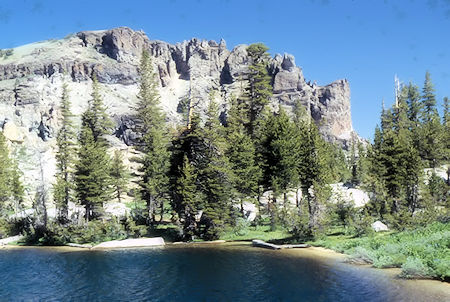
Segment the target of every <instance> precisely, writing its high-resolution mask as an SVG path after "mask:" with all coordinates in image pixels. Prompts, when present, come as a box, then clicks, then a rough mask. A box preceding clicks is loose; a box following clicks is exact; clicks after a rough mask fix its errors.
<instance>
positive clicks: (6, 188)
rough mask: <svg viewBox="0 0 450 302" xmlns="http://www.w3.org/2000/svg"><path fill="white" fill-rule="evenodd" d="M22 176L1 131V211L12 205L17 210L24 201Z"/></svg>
mask: <svg viewBox="0 0 450 302" xmlns="http://www.w3.org/2000/svg"><path fill="white" fill-rule="evenodd" d="M21 176H22V174H21V172H20V171H19V168H18V165H17V162H16V161H15V160H14V159H12V158H11V157H10V154H9V150H8V146H7V144H6V138H5V136H4V135H3V133H2V132H0V211H1V210H3V209H5V208H10V207H11V206H13V207H14V210H15V211H16V210H17V209H18V207H19V206H20V205H21V203H22V202H23V197H24V188H23V185H22V183H21V181H20V178H21ZM11 203H12V204H11ZM0 214H1V212H0Z"/></svg>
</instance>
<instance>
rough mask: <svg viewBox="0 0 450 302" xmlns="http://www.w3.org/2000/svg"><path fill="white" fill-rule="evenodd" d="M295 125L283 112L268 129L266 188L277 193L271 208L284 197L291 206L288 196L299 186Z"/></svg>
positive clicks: (265, 146) (266, 142) (280, 111)
mask: <svg viewBox="0 0 450 302" xmlns="http://www.w3.org/2000/svg"><path fill="white" fill-rule="evenodd" d="M298 134H299V133H298V131H297V129H296V127H295V125H294V124H293V123H292V122H291V121H290V119H289V117H288V115H287V114H286V112H285V111H284V110H283V109H282V108H280V110H279V112H278V114H274V115H272V116H270V117H269V119H268V120H267V123H266V125H265V131H264V141H263V144H262V146H263V150H264V151H263V159H264V165H263V167H264V170H263V171H264V173H263V179H264V186H265V187H266V188H267V189H269V190H272V191H273V202H274V204H270V205H269V206H272V207H276V198H277V196H279V195H280V194H283V196H284V205H285V206H286V205H287V196H286V194H287V192H288V190H289V189H291V188H294V187H296V185H297V184H298V170H297V163H298V161H299V153H298V150H299V148H300V137H299V135H298ZM274 215H275V213H273V212H272V213H271V216H272V228H274V227H275V224H274V223H275V220H274Z"/></svg>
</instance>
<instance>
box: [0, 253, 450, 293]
mask: <svg viewBox="0 0 450 302" xmlns="http://www.w3.org/2000/svg"><path fill="white" fill-rule="evenodd" d="M0 271H1V272H2V274H0V301H12V300H19V301H22V300H33V301H34V300H43V301H73V300H75V301H130V300H133V301H444V300H446V298H447V300H448V298H449V297H450V294H449V295H448V296H442V294H435V293H428V292H426V291H423V292H421V291H412V290H411V289H410V288H409V287H406V286H404V285H403V284H404V283H403V281H400V280H395V279H393V278H391V277H388V276H387V275H386V274H385V273H382V272H380V271H378V270H370V269H367V268H361V267H356V266H351V265H347V264H344V263H342V262H341V261H340V260H338V259H336V258H330V257H328V258H327V257H318V256H314V251H305V252H300V251H299V250H297V251H294V250H286V251H284V250H283V251H272V250H266V249H257V248H252V247H250V246H249V245H248V244H238V245H236V244H233V245H217V246H211V245H207V244H198V245H172V246H166V247H161V248H150V249H126V250H114V251H84V252H83V251H81V252H80V251H77V252H60V251H57V250H54V249H17V250H3V251H0Z"/></svg>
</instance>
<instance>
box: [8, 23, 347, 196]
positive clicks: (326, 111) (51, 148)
mask: <svg viewBox="0 0 450 302" xmlns="http://www.w3.org/2000/svg"><path fill="white" fill-rule="evenodd" d="M143 49H146V50H148V51H149V53H150V54H151V56H152V59H153V64H154V67H155V68H154V70H155V72H156V74H157V78H158V79H159V85H160V87H159V89H160V95H161V105H162V107H163V109H164V111H165V112H166V113H167V123H168V126H169V127H171V126H174V125H179V124H182V123H184V117H185V114H184V113H183V112H182V111H183V110H182V108H181V107H182V106H180V102H181V103H182V101H183V100H185V99H186V98H188V97H189V95H190V96H191V99H192V100H194V101H195V102H196V103H197V105H196V108H197V110H198V111H199V112H200V113H201V114H204V113H205V111H206V108H207V106H208V104H209V102H210V100H211V95H213V98H214V99H215V101H217V102H218V103H219V104H220V107H219V108H220V110H221V116H223V117H224V116H226V111H227V110H228V109H229V102H230V99H231V98H232V97H238V96H239V95H240V94H241V93H242V92H243V90H244V88H245V78H246V75H247V73H248V67H249V58H248V55H247V52H246V45H239V46H236V47H235V48H234V49H233V50H229V49H227V46H226V43H225V41H223V40H221V41H220V42H219V43H217V42H215V41H205V40H199V39H196V38H194V39H191V40H189V41H183V42H181V43H177V44H175V45H173V44H169V43H166V42H163V41H157V40H150V39H149V38H148V37H147V35H146V34H145V33H143V32H142V31H133V30H131V29H129V28H127V27H121V28H114V29H111V30H102V31H85V32H79V33H77V34H73V35H69V36H67V37H65V38H64V39H61V40H49V41H44V42H37V43H33V44H28V45H24V46H21V47H17V48H15V49H14V51H13V54H12V55H10V56H8V57H3V58H0V129H3V131H6V133H7V136H8V138H10V141H11V145H12V149H13V150H14V151H15V152H16V155H17V156H18V159H19V164H20V167H21V168H22V169H23V170H24V171H25V172H26V173H25V183H26V184H27V186H28V187H29V188H30V192H33V191H34V189H33V188H35V187H36V185H37V183H39V182H42V180H43V181H44V182H45V183H47V184H48V185H49V186H50V184H51V183H52V182H53V174H54V172H55V145H56V142H55V140H56V133H57V131H58V129H59V127H60V119H59V117H60V98H61V93H62V85H63V83H67V84H68V87H69V90H70V94H69V95H70V99H71V102H72V111H73V113H74V114H75V115H76V123H77V124H79V122H80V120H79V118H80V115H81V113H82V112H83V111H84V110H85V109H86V106H87V102H88V100H89V99H90V93H91V76H92V74H96V75H97V78H98V80H99V82H100V83H101V90H102V91H101V94H102V95H103V98H104V102H105V104H106V107H107V111H108V113H109V114H110V116H111V117H112V119H113V120H114V121H115V123H116V128H115V129H114V131H112V133H111V137H110V138H109V140H110V141H111V143H112V145H113V147H114V148H115V149H121V150H123V152H124V154H125V157H126V155H128V153H132V148H131V146H132V145H133V143H134V141H135V138H136V136H135V133H134V132H133V129H134V121H133V107H134V104H135V102H136V94H137V92H138V84H137V81H138V65H139V60H140V55H141V53H142V50H143ZM268 70H269V73H270V75H271V77H272V84H273V88H274V95H273V98H272V103H271V106H272V107H273V108H275V109H277V108H278V107H279V106H283V107H285V108H286V109H287V111H288V112H292V109H293V107H294V105H295V104H296V103H298V102H300V103H301V104H302V105H303V106H304V108H305V112H306V113H307V114H308V115H309V116H311V118H312V120H314V121H315V122H316V123H317V125H318V126H319V129H320V132H321V133H322V135H323V136H324V137H325V138H326V139H327V140H329V141H333V142H338V143H340V144H341V145H342V146H344V147H347V145H348V142H349V141H350V140H351V139H352V137H354V136H355V137H356V134H355V133H354V131H353V128H352V122H351V112H350V88H349V83H348V82H347V80H338V81H336V82H333V83H331V84H329V85H326V86H318V85H315V84H311V83H309V82H307V81H306V80H305V79H304V76H303V73H302V70H301V68H300V67H298V66H297V65H296V63H295V59H294V57H293V56H292V55H288V54H285V55H276V56H275V57H273V58H271V60H270V64H269V68H268ZM211 92H214V93H213V94H212V93H211ZM130 156H131V155H130Z"/></svg>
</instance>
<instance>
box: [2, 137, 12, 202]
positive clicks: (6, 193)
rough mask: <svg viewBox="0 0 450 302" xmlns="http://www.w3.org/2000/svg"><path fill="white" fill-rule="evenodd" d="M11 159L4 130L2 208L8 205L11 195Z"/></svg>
mask: <svg viewBox="0 0 450 302" xmlns="http://www.w3.org/2000/svg"><path fill="white" fill-rule="evenodd" d="M11 166H12V163H11V159H10V158H9V151H8V147H7V145H6V139H5V136H4V135H3V133H2V132H0V210H3V209H4V207H5V206H7V202H8V200H9V198H10V196H11V187H10V173H11V172H10V171H11Z"/></svg>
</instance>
